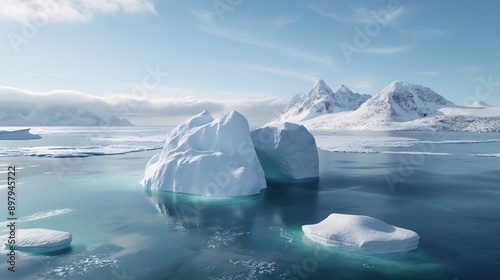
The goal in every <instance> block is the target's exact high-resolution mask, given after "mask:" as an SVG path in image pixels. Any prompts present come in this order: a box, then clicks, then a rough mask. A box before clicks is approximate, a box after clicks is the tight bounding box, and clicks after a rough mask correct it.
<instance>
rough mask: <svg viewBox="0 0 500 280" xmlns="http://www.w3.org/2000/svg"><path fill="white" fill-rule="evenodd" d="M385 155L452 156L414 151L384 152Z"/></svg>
mask: <svg viewBox="0 0 500 280" xmlns="http://www.w3.org/2000/svg"><path fill="white" fill-rule="evenodd" d="M383 153H384V154H402V155H424V156H452V155H453V154H450V153H432V152H418V151H416V152H414V151H384V152H383Z"/></svg>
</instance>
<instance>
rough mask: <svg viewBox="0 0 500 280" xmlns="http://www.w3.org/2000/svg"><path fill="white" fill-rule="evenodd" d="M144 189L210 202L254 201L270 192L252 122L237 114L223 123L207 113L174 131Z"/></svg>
mask: <svg viewBox="0 0 500 280" xmlns="http://www.w3.org/2000/svg"><path fill="white" fill-rule="evenodd" d="M142 184H143V186H144V187H145V188H146V189H151V190H159V191H171V192H181V193H189V194H196V195H205V196H242V195H253V194H257V193H259V192H260V190H261V189H262V188H265V187H266V181H265V178H264V171H263V170H262V167H261V165H260V162H259V160H258V158H257V155H256V153H255V147H254V145H253V143H252V140H251V139H250V132H249V126H248V122H247V120H246V119H245V117H244V116H242V115H241V114H240V113H238V112H236V111H231V112H228V113H225V114H222V115H221V116H219V117H218V118H217V119H214V118H213V117H212V116H211V115H210V114H209V113H208V112H207V111H204V112H202V113H200V114H198V115H196V116H194V117H192V118H190V119H189V120H187V121H186V122H184V123H183V124H181V125H179V126H177V127H176V128H174V129H173V130H172V131H170V132H169V134H168V135H167V140H166V142H165V146H164V147H163V150H162V151H161V153H159V154H157V155H155V156H154V157H153V158H152V159H151V160H150V161H149V163H148V164H147V166H146V171H145V173H144V179H143V180H142Z"/></svg>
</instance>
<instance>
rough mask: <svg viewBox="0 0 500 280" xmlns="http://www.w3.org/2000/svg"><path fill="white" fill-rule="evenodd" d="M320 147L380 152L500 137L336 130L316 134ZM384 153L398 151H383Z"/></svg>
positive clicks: (480, 141) (345, 150)
mask: <svg viewBox="0 0 500 280" xmlns="http://www.w3.org/2000/svg"><path fill="white" fill-rule="evenodd" d="M314 138H315V139H316V144H317V146H318V148H319V149H321V150H325V151H329V152H336V153H379V152H380V151H379V150H380V149H381V148H401V147H403V148H404V147H414V146H416V147H417V148H419V146H418V145H423V144H433V145H440V144H475V143H496V142H500V139H487V138H484V139H444V140H419V139H416V138H409V137H396V136H382V135H377V136H373V137H366V136H361V135H344V134H341V133H340V132H336V133H335V134H334V135H321V134H316V135H314ZM383 152H384V153H396V152H391V151H383ZM400 153H418V154H435V155H445V154H443V153H432V152H430V151H420V150H417V151H406V152H400Z"/></svg>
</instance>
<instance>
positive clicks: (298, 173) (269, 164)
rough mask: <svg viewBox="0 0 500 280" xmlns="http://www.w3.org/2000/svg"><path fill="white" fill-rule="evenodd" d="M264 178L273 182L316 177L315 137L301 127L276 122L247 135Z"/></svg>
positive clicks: (316, 149)
mask: <svg viewBox="0 0 500 280" xmlns="http://www.w3.org/2000/svg"><path fill="white" fill-rule="evenodd" d="M250 135H251V136H252V141H253V143H254V145H255V150H256V151H257V156H258V157H259V160H260V162H261V164H262V167H263V168H264V172H265V173H266V177H267V178H269V179H274V180H290V179H308V178H317V177H318V176H319V159H318V148H317V147H316V141H315V140H314V136H313V135H312V134H311V133H310V132H309V131H308V130H307V129H306V128H305V127H304V126H302V125H298V124H294V123H289V122H285V123H278V124H273V125H267V126H264V127H261V128H258V129H256V130H254V131H252V132H251V133H250Z"/></svg>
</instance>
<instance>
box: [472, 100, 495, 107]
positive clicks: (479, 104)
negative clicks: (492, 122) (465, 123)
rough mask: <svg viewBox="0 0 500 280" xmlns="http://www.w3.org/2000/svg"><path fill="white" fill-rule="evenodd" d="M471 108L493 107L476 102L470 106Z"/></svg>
mask: <svg viewBox="0 0 500 280" xmlns="http://www.w3.org/2000/svg"><path fill="white" fill-rule="evenodd" d="M469 107H493V106H491V105H490V104H488V103H486V102H483V101H479V100H478V101H476V102H474V103H472V104H470V105H469Z"/></svg>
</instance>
